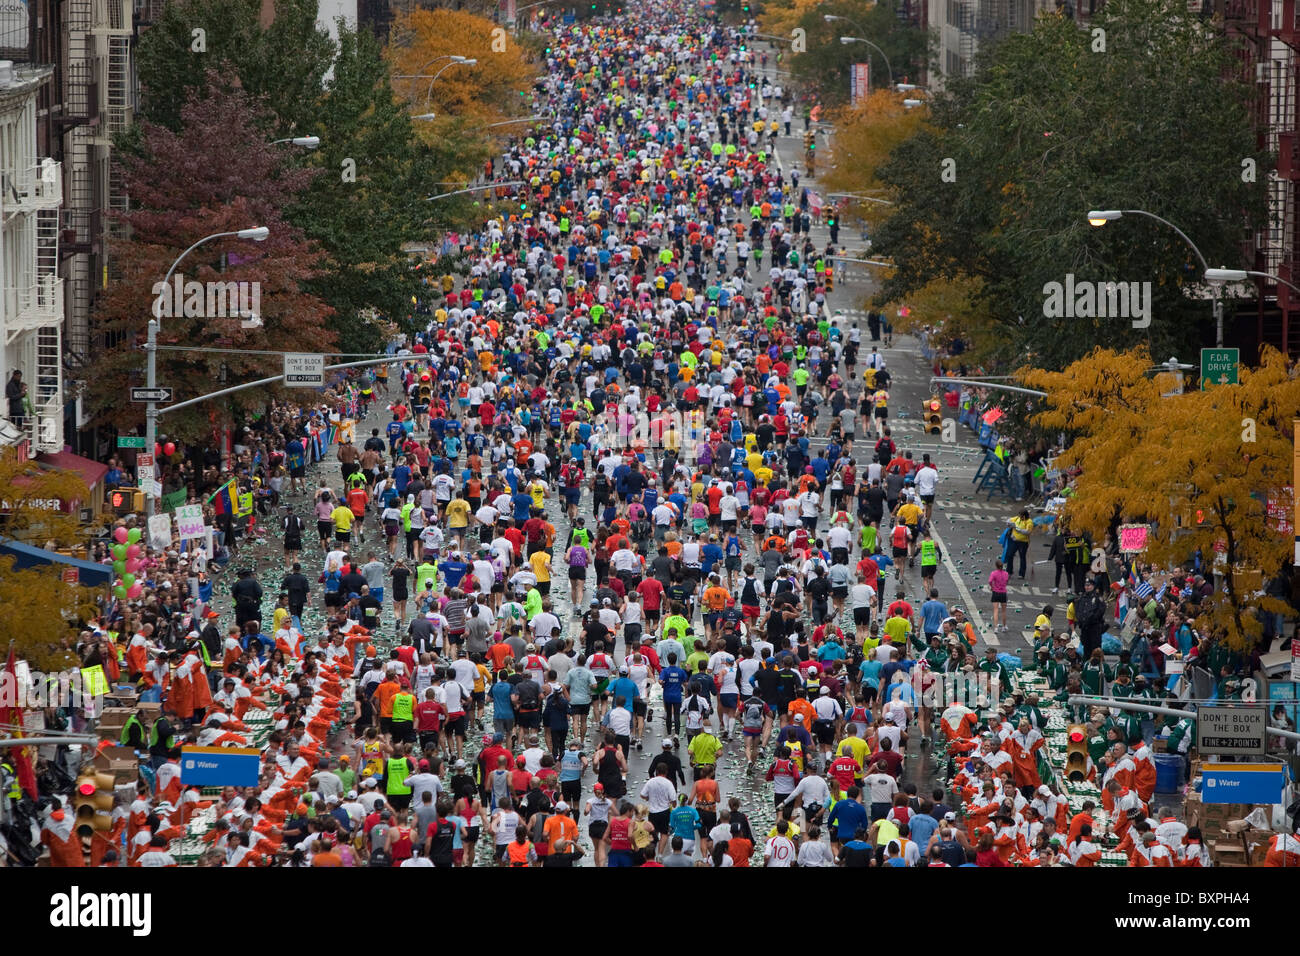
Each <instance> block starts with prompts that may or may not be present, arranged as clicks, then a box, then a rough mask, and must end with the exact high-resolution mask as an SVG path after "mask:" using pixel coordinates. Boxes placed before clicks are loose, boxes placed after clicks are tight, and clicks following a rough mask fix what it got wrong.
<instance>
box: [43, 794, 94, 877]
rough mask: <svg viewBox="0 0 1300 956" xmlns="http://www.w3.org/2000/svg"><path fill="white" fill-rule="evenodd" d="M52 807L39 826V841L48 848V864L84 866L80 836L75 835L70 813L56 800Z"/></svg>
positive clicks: (75, 831)
mask: <svg viewBox="0 0 1300 956" xmlns="http://www.w3.org/2000/svg"><path fill="white" fill-rule="evenodd" d="M54 807H55V808H56V809H54V810H52V811H51V812H50V814H49V815H48V816H47V817H46V818H45V824H44V825H43V826H42V827H41V842H42V843H44V844H45V845H46V846H47V847H49V850H50V866H85V865H86V861H85V859H84V857H82V855H81V837H80V836H78V835H77V830H76V826H75V824H74V820H73V818H72V814H71V813H70V812H68V811H67V810H64V809H63V807H62V805H61V804H60V803H59V802H58V800H55V802H54Z"/></svg>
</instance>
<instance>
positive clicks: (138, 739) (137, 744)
mask: <svg viewBox="0 0 1300 956" xmlns="http://www.w3.org/2000/svg"><path fill="white" fill-rule="evenodd" d="M144 741H145V730H144V724H142V723H141V722H140V714H139V713H138V712H136V713H132V714H131V716H130V717H128V718H127V719H126V723H125V724H123V725H122V734H121V736H120V737H119V738H118V741H117V742H118V746H120V747H130V748H131V749H133V750H143V749H144Z"/></svg>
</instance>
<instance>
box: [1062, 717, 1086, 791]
mask: <svg viewBox="0 0 1300 956" xmlns="http://www.w3.org/2000/svg"><path fill="white" fill-rule="evenodd" d="M1065 776H1066V778H1067V779H1069V780H1074V781H1076V782H1078V781H1080V780H1087V779H1088V730H1087V728H1086V727H1084V726H1083V724H1070V726H1069V728H1068V730H1067V731H1066V742H1065Z"/></svg>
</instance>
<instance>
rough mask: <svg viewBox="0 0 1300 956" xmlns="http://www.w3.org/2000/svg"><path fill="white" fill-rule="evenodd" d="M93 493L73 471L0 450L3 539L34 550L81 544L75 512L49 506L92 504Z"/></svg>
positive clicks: (0, 526) (10, 451)
mask: <svg viewBox="0 0 1300 956" xmlns="http://www.w3.org/2000/svg"><path fill="white" fill-rule="evenodd" d="M90 494H91V492H90V489H89V488H87V487H86V483H85V482H84V481H82V480H81V478H80V477H79V476H78V475H76V474H74V473H73V472H70V471H60V470H57V469H53V468H45V467H42V466H41V465H40V464H39V463H37V462H35V461H33V460H31V459H27V460H25V461H24V460H21V459H19V457H18V453H17V452H16V451H14V449H12V448H0V538H7V539H9V540H11V541H18V542H20V543H22V544H27V545H31V546H32V547H35V548H43V547H46V546H47V545H49V546H53V547H55V548H66V547H72V546H74V545H78V544H81V543H82V533H81V530H82V529H81V522H80V520H79V518H78V516H77V512H76V510H75V509H74V508H72V507H69V510H67V511H63V510H59V509H56V508H51V507H49V506H48V505H49V502H52V501H60V502H68V503H69V505H72V504H78V503H89V501H90ZM2 600H3V598H0V601H2ZM3 633H5V632H4V631H2V630H0V634H3Z"/></svg>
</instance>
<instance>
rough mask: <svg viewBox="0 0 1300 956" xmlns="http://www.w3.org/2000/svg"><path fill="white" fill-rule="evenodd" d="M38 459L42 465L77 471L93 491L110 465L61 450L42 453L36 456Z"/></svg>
mask: <svg viewBox="0 0 1300 956" xmlns="http://www.w3.org/2000/svg"><path fill="white" fill-rule="evenodd" d="M36 460H37V461H38V462H40V463H41V464H42V465H48V466H49V467H51V468H60V469H62V470H63V471H75V472H76V473H77V474H78V475H80V476H81V480H82V481H84V482H85V483H86V487H87V488H89V489H90V490H91V491H94V490H95V487H96V486H97V485H98V484H99V483H100V482H101V481H102V480H103V479H104V476H105V475H106V474H108V465H101V464H100V463H99V462H97V461H92V460H91V459H89V458H82V457H81V456H80V455H75V454H73V453H72V452H70V451H59V452H55V453H54V454H48V453H42V454H40V455H37V456H36Z"/></svg>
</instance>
